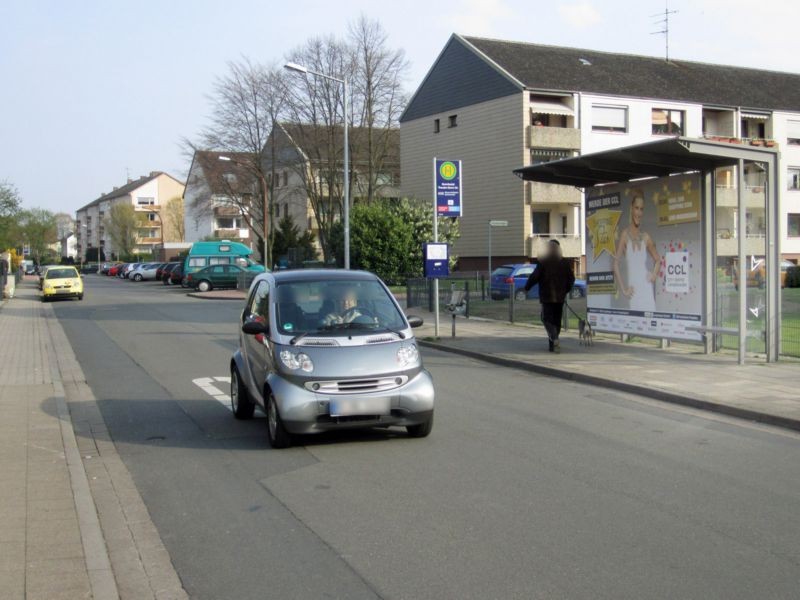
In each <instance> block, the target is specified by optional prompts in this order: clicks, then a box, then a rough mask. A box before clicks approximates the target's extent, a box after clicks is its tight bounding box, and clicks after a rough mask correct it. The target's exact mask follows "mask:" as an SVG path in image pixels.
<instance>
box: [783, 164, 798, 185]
mask: <svg viewBox="0 0 800 600" xmlns="http://www.w3.org/2000/svg"><path fill="white" fill-rule="evenodd" d="M786 189H789V190H800V167H791V168H789V169H788V170H787V171H786Z"/></svg>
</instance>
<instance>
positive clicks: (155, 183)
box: [75, 171, 184, 259]
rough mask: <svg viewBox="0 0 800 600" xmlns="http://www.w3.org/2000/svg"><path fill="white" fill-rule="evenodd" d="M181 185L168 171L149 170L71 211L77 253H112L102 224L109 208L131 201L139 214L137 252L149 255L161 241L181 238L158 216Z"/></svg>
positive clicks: (179, 192) (180, 192) (180, 190)
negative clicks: (91, 251)
mask: <svg viewBox="0 0 800 600" xmlns="http://www.w3.org/2000/svg"><path fill="white" fill-rule="evenodd" d="M183 188H184V185H183V182H182V181H180V180H178V179H176V178H175V177H173V176H172V175H170V174H169V173H165V172H163V171H151V172H150V174H149V175H142V176H141V177H139V178H138V179H128V181H127V183H125V184H124V185H122V186H120V187H115V188H114V189H113V190H111V191H110V192H108V193H104V194H101V195H100V197H99V198H97V199H95V200H93V201H91V202H89V203H88V204H86V205H85V206H82V207H81V208H79V209H78V210H77V211H76V213H75V218H76V224H75V237H76V239H77V250H78V256H79V257H84V258H85V257H86V252H87V250H89V249H90V248H100V249H101V250H102V252H101V255H104V256H105V258H106V259H110V258H111V257H112V256H113V255H116V253H117V251H118V249H117V248H114V244H113V242H112V241H111V239H110V237H109V236H107V235H106V223H107V219H108V217H109V215H110V210H111V207H112V206H114V205H115V204H117V203H129V204H132V205H133V207H134V209H135V211H136V213H137V214H138V215H139V217H140V219H139V226H138V230H137V233H136V247H135V251H136V252H137V253H138V254H150V253H152V252H153V249H154V248H155V247H156V246H157V245H159V244H162V243H163V242H175V241H181V240H178V239H176V237H177V233H176V232H175V231H173V228H172V226H171V224H170V221H169V219H164V218H162V217H163V209H164V207H165V206H166V204H167V202H169V201H170V200H172V199H173V198H178V199H180V198H182V196H183Z"/></svg>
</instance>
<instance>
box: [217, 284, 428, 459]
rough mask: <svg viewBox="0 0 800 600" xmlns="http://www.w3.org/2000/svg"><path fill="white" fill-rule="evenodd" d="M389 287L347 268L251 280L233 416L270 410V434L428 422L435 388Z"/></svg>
mask: <svg viewBox="0 0 800 600" xmlns="http://www.w3.org/2000/svg"><path fill="white" fill-rule="evenodd" d="M420 325H422V319H420V318H419V317H406V316H405V315H404V314H403V311H402V310H401V308H400V305H399V304H398V303H397V301H396V300H395V299H394V296H392V294H391V292H390V291H389V289H388V288H387V287H386V285H385V284H384V283H383V282H382V281H381V280H380V279H378V277H376V276H375V275H373V274H371V273H366V272H363V271H345V270H309V271H299V270H298V271H282V272H280V273H274V274H273V273H262V274H260V275H258V276H257V277H256V279H255V280H254V281H253V284H252V285H251V287H250V293H249V295H248V298H247V301H246V303H245V307H244V310H243V311H242V315H241V320H240V323H239V327H240V329H241V331H240V334H239V348H238V349H237V350H236V351H235V352H234V354H233V357H232V358H231V363H230V370H231V407H232V409H233V414H234V416H235V417H236V418H238V419H249V418H250V417H252V416H253V411H254V409H255V407H256V405H259V406H261V407H262V408H263V409H264V412H265V414H266V415H267V438H268V441H269V443H270V445H271V446H272V447H273V448H285V447H287V446H289V445H290V444H291V442H292V437H291V436H292V434H308V433H320V432H323V431H331V430H339V429H347V428H355V427H358V428H369V427H391V426H401V427H405V428H406V430H407V431H408V434H409V436H411V437H425V436H427V435H428V434H430V432H431V429H432V428H433V409H434V388H433V380H432V379H431V376H430V374H429V373H428V372H427V371H426V370H425V369H424V367H423V365H422V360H421V358H420V354H419V351H418V349H417V344H416V341H415V339H414V333H413V331H412V329H411V328H412V327H418V326H420Z"/></svg>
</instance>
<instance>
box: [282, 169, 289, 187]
mask: <svg viewBox="0 0 800 600" xmlns="http://www.w3.org/2000/svg"><path fill="white" fill-rule="evenodd" d="M283 185H284V187H286V186H287V185H289V172H288V171H284V172H283Z"/></svg>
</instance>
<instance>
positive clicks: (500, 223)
mask: <svg viewBox="0 0 800 600" xmlns="http://www.w3.org/2000/svg"><path fill="white" fill-rule="evenodd" d="M492 227H508V221H501V220H499V219H493V220H491V221H489V295H491V289H492Z"/></svg>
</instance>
